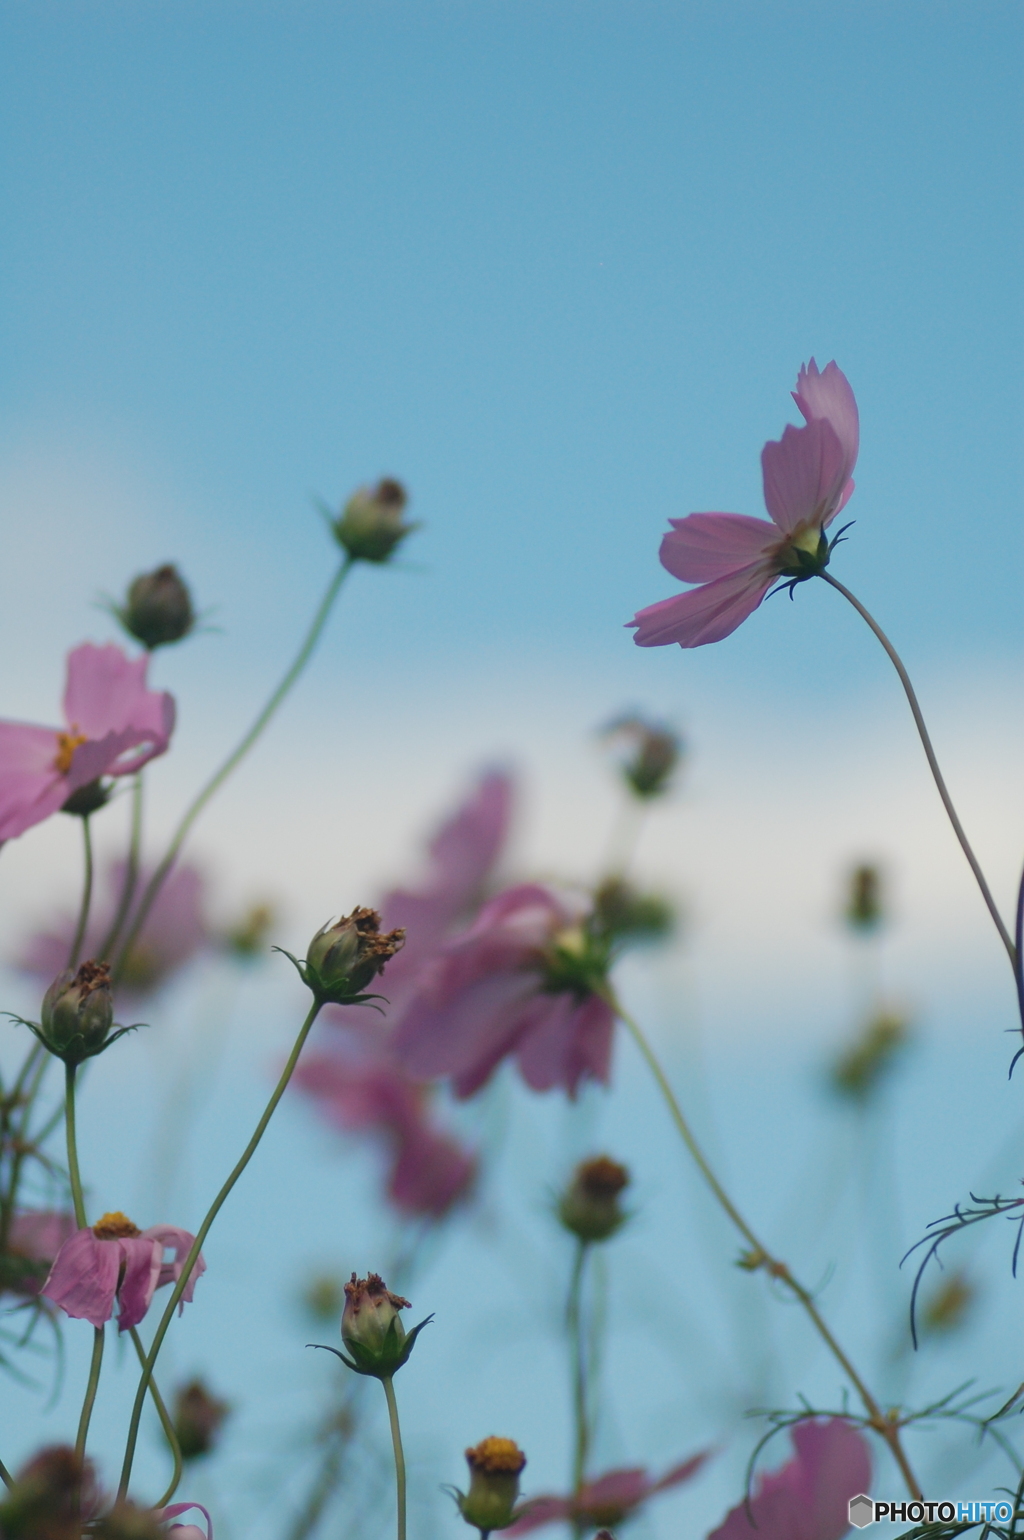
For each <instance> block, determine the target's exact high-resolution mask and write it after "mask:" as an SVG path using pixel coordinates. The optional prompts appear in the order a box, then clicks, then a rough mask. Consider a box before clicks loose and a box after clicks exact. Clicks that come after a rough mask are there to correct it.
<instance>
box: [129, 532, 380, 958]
mask: <svg viewBox="0 0 1024 1540" xmlns="http://www.w3.org/2000/svg"><path fill="white" fill-rule="evenodd" d="M351 567H352V558H351V556H349V555H348V554H347V553H346V555H345V556H344V558H343V559H342V562H341V565H340V566H339V568H338V570H337V572H336V573H335V574H334V576H333V578H332V579H331V581H330V583H329V584H328V587H327V592H326V593H325V594H324V597H323V599H322V600H321V601H320V606H319V608H318V609H317V612H316V614H315V615H314V617H313V621H312V624H311V625H310V628H309V630H308V631H307V633H306V637H305V640H304V641H303V643H302V646H301V647H300V648H299V650H298V652H297V654H296V656H295V660H294V662H293V663H292V665H291V667H290V668H289V670H288V672H287V673H286V674H285V676H284V678H283V679H282V680H281V682H280V684H279V685H278V686H277V688H276V689H275V690H274V692H273V693H272V695H271V696H270V699H269V700H268V701H267V703H266V705H265V706H264V707H263V709H262V711H261V712H260V713H259V715H258V716H257V718H256V720H255V722H253V724H252V726H251V727H250V728H249V730H248V732H247V733H246V734H245V736H244V737H243V738H242V741H241V742H240V743H239V744H238V746H237V748H235V749H233V750H232V752H231V753H230V754H229V755H228V757H227V759H226V760H225V761H224V763H223V764H222V765H221V766H220V768H219V769H218V770H216V771H215V772H214V774H213V775H212V776H211V777H210V779H209V780H208V781H207V782H206V785H205V786H203V787H202V789H201V790H200V791H199V793H198V795H197V796H196V797H195V798H194V800H193V801H192V802H191V803H190V805H189V807H188V808H187V809H186V810H185V813H184V815H183V817H182V819H181V822H180V823H179V824H178V827H177V828H176V829H175V831H174V834H173V835H172V836H171V842H170V844H169V845H168V847H167V851H166V853H165V855H164V857H163V859H162V860H161V862H160V864H159V866H158V867H157V868H156V870H155V871H154V873H153V875H152V877H151V878H150V879H149V883H148V885H147V887H146V891H145V892H144V893H143V895H142V900H141V902H140V904H139V907H138V910H137V911H136V914H135V917H134V919H133V921H132V924H131V926H130V928H129V930H128V934H127V935H126V936H125V938H124V941H123V942H122V944H121V949H120V952H119V954H118V958H117V962H116V963H115V965H114V978H115V981H116V979H117V978H118V977H119V976H120V974H121V972H122V970H123V968H124V964H125V959H126V957H127V955H128V953H129V951H130V950H131V948H132V946H133V944H134V942H135V940H136V937H137V936H138V934H139V931H140V930H141V929H142V927H143V925H144V924H145V923H146V918H147V916H148V915H149V911H150V909H151V908H152V907H153V903H154V900H155V899H156V895H157V894H158V893H159V891H160V888H161V887H162V885H163V882H164V878H165V877H166V876H167V873H168V872H169V871H170V869H171V867H172V866H173V865H174V863H175V861H176V860H177V857H178V852H179V850H180V849H181V847H182V845H183V844H184V843H185V839H186V838H187V836H188V832H189V830H190V829H191V827H192V825H193V824H194V823H195V821H196V819H197V818H198V817H199V814H200V813H201V812H202V811H203V808H204V807H205V806H206V804H207V803H208V802H209V800H210V798H211V797H212V796H213V795H214V793H215V792H217V791H218V790H219V789H220V787H221V786H222V785H223V783H224V782H225V781H226V780H227V778H228V776H229V775H230V774H231V772H232V771H233V770H234V768H235V766H236V765H238V764H239V763H240V761H241V760H243V759H244V758H245V756H246V754H248V752H249V750H250V749H251V748H252V746H253V744H254V743H255V742H256V740H257V738H258V737H259V736H260V734H261V733H262V731H263V729H264V728H265V727H266V725H267V723H268V722H269V721H270V719H271V717H272V716H273V715H274V713H275V712H276V710H277V708H278V707H279V706H280V704H281V702H282V701H283V700H284V698H285V696H286V695H287V694H288V692H289V690H290V689H291V687H292V685H293V684H294V683H295V681H296V680H297V679H298V677H299V675H300V674H301V673H302V670H303V669H304V668H305V666H306V664H307V663H308V662H309V659H310V657H311V656H312V654H313V650H314V648H315V647H316V644H317V642H318V641H319V640H320V633H321V632H322V631H323V628H324V626H325V625H326V624H327V618H328V616H329V615H330V613H331V609H332V608H333V606H334V601H335V599H336V598H337V597H338V594H339V592H340V590H341V585H342V584H343V583H344V581H345V579H346V577H347V576H348V574H349V571H350V569H351Z"/></svg>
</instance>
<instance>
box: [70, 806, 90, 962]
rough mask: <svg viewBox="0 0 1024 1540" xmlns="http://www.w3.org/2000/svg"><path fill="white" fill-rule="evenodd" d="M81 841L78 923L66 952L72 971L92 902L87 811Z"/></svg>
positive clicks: (82, 939) (83, 938)
mask: <svg viewBox="0 0 1024 1540" xmlns="http://www.w3.org/2000/svg"><path fill="white" fill-rule="evenodd" d="M82 842H83V845H84V847H85V875H84V877H83V879H82V902H81V905H80V906H79V910H78V924H77V925H76V926H75V934H74V938H73V939H72V942H71V950H70V952H69V953H68V967H69V968H70V969H72V971H73V970H74V969H75V968H77V967H78V957H79V953H80V952H81V950H82V942H83V941H84V940H85V930H86V926H87V925H88V923H89V906H90V904H91V903H92V830H91V828H90V827H89V815H88V813H86V815H85V816H84V817H83V819H82Z"/></svg>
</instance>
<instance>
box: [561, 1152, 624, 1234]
mask: <svg viewBox="0 0 1024 1540" xmlns="http://www.w3.org/2000/svg"><path fill="white" fill-rule="evenodd" d="M628 1185H629V1172H628V1171H627V1170H626V1168H625V1166H620V1165H619V1163H618V1162H617V1161H615V1160H611V1159H610V1158H609V1156H607V1155H596V1156H594V1157H593V1159H591V1160H585V1161H583V1162H582V1163H581V1164H580V1165H578V1166H577V1167H576V1170H575V1171H574V1172H573V1177H572V1181H571V1182H570V1183H569V1186H568V1187H567V1188H566V1190H565V1192H564V1194H563V1195H562V1199H561V1201H560V1203H559V1205H558V1217H559V1219H560V1220H561V1221H562V1223H563V1225H564V1226H565V1228H566V1229H567V1230H571V1231H572V1233H573V1235H577V1236H578V1237H579V1238H580V1240H581V1241H585V1242H587V1243H589V1242H592V1241H606V1240H607V1239H608V1237H609V1236H611V1235H614V1234H615V1231H616V1230H617V1229H618V1228H619V1226H620V1225H621V1224H622V1223H623V1222H624V1221H625V1219H626V1215H625V1214H624V1213H623V1211H622V1209H621V1207H620V1205H619V1195H620V1193H621V1192H622V1191H623V1189H624V1188H625V1187H627V1186H628Z"/></svg>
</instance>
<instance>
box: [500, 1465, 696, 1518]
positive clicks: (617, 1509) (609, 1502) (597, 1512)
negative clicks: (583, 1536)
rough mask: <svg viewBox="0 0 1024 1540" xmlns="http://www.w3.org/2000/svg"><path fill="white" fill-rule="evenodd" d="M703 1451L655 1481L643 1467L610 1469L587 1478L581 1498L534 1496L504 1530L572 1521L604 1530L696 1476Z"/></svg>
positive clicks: (580, 1494)
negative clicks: (593, 1478) (519, 1515)
mask: <svg viewBox="0 0 1024 1540" xmlns="http://www.w3.org/2000/svg"><path fill="white" fill-rule="evenodd" d="M708 1453H709V1452H708V1451H707V1450H702V1451H701V1453H700V1454H695V1455H692V1456H691V1457H690V1459H689V1460H684V1461H683V1462H682V1464H681V1465H674V1466H673V1467H672V1469H671V1470H670V1471H666V1472H665V1474H664V1476H662V1477H660V1478H659V1480H657V1481H655V1480H654V1479H653V1478H652V1477H651V1476H649V1475H648V1474H647V1472H646V1471H645V1470H644V1469H642V1468H641V1467H639V1466H637V1467H632V1468H630V1469H626V1470H610V1471H608V1473H607V1474H606V1475H604V1476H599V1477H598V1478H597V1480H596V1481H588V1482H586V1483H585V1484H584V1485H583V1486H582V1487H581V1488H580V1492H579V1496H578V1497H535V1498H533V1499H532V1501H530V1502H527V1503H525V1504H524V1505H523V1510H522V1517H521V1518H519V1519H517V1520H516V1522H515V1523H514V1524H513V1525H512V1526H511V1528H509V1529H507V1530H506V1531H505V1533H506V1534H508V1535H525V1534H527V1533H528V1532H529V1531H530V1530H531V1529H540V1528H541V1526H542V1525H544V1524H557V1523H559V1522H561V1523H566V1522H567V1523H570V1524H574V1525H579V1526H580V1527H581V1528H586V1529H603V1528H606V1527H610V1526H611V1525H613V1524H621V1523H623V1521H624V1520H625V1519H628V1518H630V1517H632V1515H633V1514H634V1513H635V1512H636V1510H637V1509H638V1508H639V1507H640V1505H641V1504H642V1503H645V1502H646V1501H647V1499H648V1498H649V1497H654V1496H656V1495H657V1493H658V1492H667V1491H668V1489H669V1488H670V1487H676V1486H679V1485H680V1484H681V1483H682V1482H684V1481H689V1480H690V1478H691V1477H692V1476H695V1475H696V1474H697V1472H698V1471H699V1470H700V1468H701V1466H702V1465H703V1464H704V1462H705V1460H707V1458H708Z"/></svg>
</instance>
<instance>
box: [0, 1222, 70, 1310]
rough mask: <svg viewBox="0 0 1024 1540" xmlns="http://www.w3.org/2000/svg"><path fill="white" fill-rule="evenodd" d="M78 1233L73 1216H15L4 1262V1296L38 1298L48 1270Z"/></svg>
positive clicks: (0, 1265) (0, 1286)
mask: <svg viewBox="0 0 1024 1540" xmlns="http://www.w3.org/2000/svg"><path fill="white" fill-rule="evenodd" d="M74 1229H75V1221H74V1216H73V1215H71V1214H66V1213H60V1212H57V1211H55V1210H51V1209H22V1210H21V1211H20V1212H19V1213H17V1214H14V1215H13V1216H12V1218H11V1224H10V1229H9V1230H8V1232H7V1245H6V1248H5V1253H4V1256H3V1257H2V1258H0V1292H3V1291H4V1290H5V1289H9V1290H11V1291H12V1292H13V1293H15V1294H29V1295H34V1294H38V1293H39V1291H40V1289H41V1287H42V1284H43V1279H44V1277H45V1275H46V1270H47V1269H49V1267H50V1265H51V1263H52V1262H53V1259H54V1257H55V1256H56V1255H57V1253H58V1251H60V1248H61V1247H62V1246H63V1244H64V1242H65V1241H66V1240H67V1239H68V1237H69V1236H70V1235H72V1234H73V1233H74Z"/></svg>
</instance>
